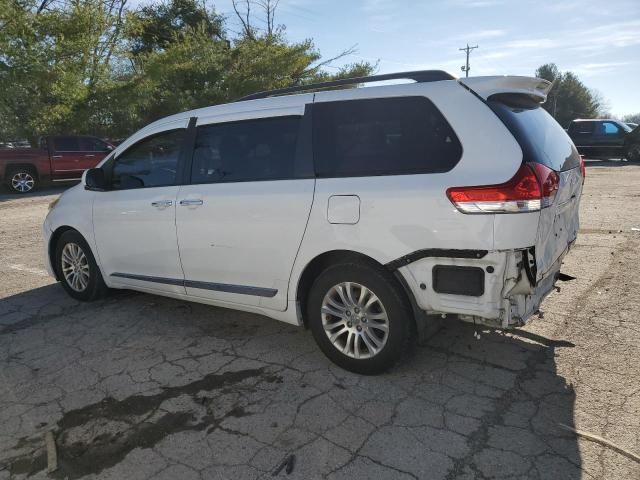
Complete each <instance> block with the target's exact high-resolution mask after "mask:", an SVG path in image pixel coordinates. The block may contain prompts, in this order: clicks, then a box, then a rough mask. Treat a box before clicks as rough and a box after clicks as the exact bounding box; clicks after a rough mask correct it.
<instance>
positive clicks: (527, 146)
mask: <svg viewBox="0 0 640 480" xmlns="http://www.w3.org/2000/svg"><path fill="white" fill-rule="evenodd" d="M488 103H489V106H490V107H491V109H492V110H493V111H494V112H495V113H496V115H498V117H500V119H501V120H502V121H503V123H504V124H505V125H506V126H507V128H508V129H509V131H510V132H511V133H512V134H513V136H514V137H515V138H516V140H517V141H518V143H519V144H520V147H521V148H522V153H523V155H524V158H523V161H525V162H537V163H541V164H543V165H546V166H547V167H549V168H551V169H553V170H556V171H563V170H570V169H572V168H576V167H579V166H580V155H579V154H578V151H577V150H576V147H575V146H574V145H573V142H572V141H571V138H569V135H567V132H565V131H564V129H563V128H562V127H561V126H560V124H559V123H558V122H556V121H555V120H554V119H553V117H552V116H551V115H549V114H548V113H547V111H546V110H545V109H544V108H542V107H540V106H536V107H534V108H525V107H521V106H513V105H512V106H510V105H507V104H505V103H503V102H500V101H496V100H493V101H492V100H489V102H488Z"/></svg>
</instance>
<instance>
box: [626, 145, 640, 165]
mask: <svg viewBox="0 0 640 480" xmlns="http://www.w3.org/2000/svg"><path fill="white" fill-rule="evenodd" d="M626 157H627V160H628V161H630V162H640V145H629V146H628V147H627V155H626Z"/></svg>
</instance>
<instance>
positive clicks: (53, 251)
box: [47, 225, 86, 281]
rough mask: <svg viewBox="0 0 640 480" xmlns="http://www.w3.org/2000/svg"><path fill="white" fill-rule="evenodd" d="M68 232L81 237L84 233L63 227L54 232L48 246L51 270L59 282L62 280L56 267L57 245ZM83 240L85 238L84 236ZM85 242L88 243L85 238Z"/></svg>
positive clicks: (66, 226) (67, 226)
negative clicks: (75, 233)
mask: <svg viewBox="0 0 640 480" xmlns="http://www.w3.org/2000/svg"><path fill="white" fill-rule="evenodd" d="M68 231H74V232H77V233H78V234H79V235H82V233H80V232H79V231H78V230H77V229H76V228H73V227H70V226H69V225H62V226H60V227H58V228H56V229H55V230H54V232H53V233H52V234H51V237H50V238H49V245H48V246H47V254H48V255H49V262H50V264H51V270H53V274H54V275H55V276H56V277H55V278H56V280H58V281H59V280H60V272H58V267H57V265H56V259H55V255H56V245H57V244H58V240H60V237H61V236H62V234H64V233H65V232H68ZM82 238H85V237H84V235H82ZM85 241H86V238H85Z"/></svg>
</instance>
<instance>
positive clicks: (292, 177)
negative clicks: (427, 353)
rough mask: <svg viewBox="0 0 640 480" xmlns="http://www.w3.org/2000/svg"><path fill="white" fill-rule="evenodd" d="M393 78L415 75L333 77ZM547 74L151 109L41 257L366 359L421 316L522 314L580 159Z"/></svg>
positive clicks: (549, 280)
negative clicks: (245, 316) (170, 111)
mask: <svg viewBox="0 0 640 480" xmlns="http://www.w3.org/2000/svg"><path fill="white" fill-rule="evenodd" d="M396 79H408V80H413V83H402V84H393V85H382V86H380V85H379V86H370V87H367V88H343V89H336V88H335V87H341V86H351V87H355V86H358V85H361V84H365V83H370V82H374V81H381V80H396ZM549 88H550V83H549V82H547V81H546V80H541V79H538V78H527V77H476V78H468V79H456V78H454V77H452V76H451V75H449V74H447V73H445V72H441V71H421V72H408V73H400V74H390V75H378V76H373V77H363V78H357V79H351V80H340V81H334V82H326V83H321V84H313V85H306V86H301V87H293V88H288V89H281V90H274V91H269V92H263V93H259V94H255V95H251V96H250V97H249V98H247V99H241V100H240V101H237V102H234V103H229V104H226V105H218V106H213V107H207V108H202V109H198V110H193V111H190V112H184V113H180V114H177V115H173V116H171V117H167V118H164V119H162V120H158V121H156V122H154V123H152V124H151V125H148V126H147V127H145V128H143V129H142V130H140V131H139V132H137V133H135V134H134V135H132V136H131V137H130V138H129V139H127V140H126V141H125V142H124V143H122V144H121V145H120V146H119V147H118V148H116V149H115V150H114V151H113V152H112V153H111V154H110V155H109V156H108V157H107V158H106V159H105V160H104V161H103V162H102V163H101V164H100V165H99V167H98V168H95V169H91V170H88V171H87V172H85V175H84V177H83V181H82V184H81V185H78V186H76V187H74V188H72V189H70V190H68V191H66V192H65V193H64V194H62V195H61V196H60V198H59V200H58V201H57V202H54V203H55V205H53V206H52V208H51V209H50V211H49V214H48V216H47V218H46V220H45V222H44V236H45V241H46V255H47V263H48V265H49V270H50V273H51V274H52V275H53V276H55V278H57V279H58V280H59V281H60V282H61V283H62V285H63V286H64V288H65V290H66V291H67V292H68V293H69V294H70V295H71V296H73V297H74V298H76V299H79V300H93V299H96V298H98V297H101V296H103V295H104V294H105V293H106V292H107V291H108V289H109V288H124V289H133V290H140V291H144V292H148V293H152V294H158V295H166V296H169V297H174V298H178V299H183V300H190V301H195V302H202V303H207V304H211V305H218V306H223V307H228V308H234V309H239V310H245V311H250V312H256V313H260V314H263V315H266V316H269V317H272V318H275V319H278V320H282V321H284V322H288V323H291V324H295V325H304V326H306V327H308V328H310V329H311V331H312V332H313V335H314V337H315V339H316V341H317V343H318V345H319V346H320V348H321V349H322V351H323V352H324V353H325V354H326V355H327V356H328V357H329V358H330V359H331V360H332V361H334V362H335V363H337V364H338V365H340V366H341V367H343V368H346V369H348V370H352V371H355V372H360V373H367V374H371V373H377V372H381V371H383V370H384V369H386V368H388V367H389V366H391V365H393V364H394V362H395V361H396V360H397V359H398V358H399V357H400V356H401V354H402V352H403V351H404V349H405V347H406V346H407V345H408V342H410V341H411V340H413V339H414V337H415V336H416V334H417V333H416V332H418V331H419V330H420V329H421V328H423V327H421V326H420V325H421V322H423V321H425V319H426V321H429V319H431V318H434V317H437V318H445V321H448V320H447V319H454V318H457V319H461V320H464V321H468V322H473V323H476V324H481V325H486V326H491V327H497V328H511V327H517V326H521V325H523V324H524V322H525V321H526V320H527V318H529V317H530V316H531V315H532V314H533V313H535V312H537V311H538V308H539V306H540V303H541V302H542V300H543V298H544V297H545V296H546V295H547V294H548V293H549V292H550V291H551V290H552V289H553V288H554V284H555V282H556V281H557V280H558V278H559V276H560V275H561V274H560V265H561V262H562V258H563V256H564V255H565V254H566V252H567V251H568V249H569V248H570V246H571V245H572V244H573V242H574V241H575V239H576V235H577V232H578V206H579V201H580V195H581V192H582V184H583V180H584V165H583V164H582V162H581V158H580V156H579V155H578V153H577V151H576V149H575V147H574V145H573V143H572V142H571V140H570V139H569V137H568V136H567V134H566V133H565V131H564V130H563V129H562V127H560V125H558V124H557V123H556V122H555V120H553V118H551V117H550V116H549V115H548V114H547V113H546V111H545V110H544V109H543V108H541V107H540V103H541V102H544V101H545V99H546V94H547V92H548V90H549ZM305 92H306V93H305ZM294 93H297V94H294ZM283 347H285V346H284V345H283Z"/></svg>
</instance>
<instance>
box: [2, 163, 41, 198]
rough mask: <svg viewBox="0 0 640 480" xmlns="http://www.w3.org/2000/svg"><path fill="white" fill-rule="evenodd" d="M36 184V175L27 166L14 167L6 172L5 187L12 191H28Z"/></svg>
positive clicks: (32, 189) (21, 192) (34, 187)
mask: <svg viewBox="0 0 640 480" xmlns="http://www.w3.org/2000/svg"><path fill="white" fill-rule="evenodd" d="M37 186H38V176H37V175H36V173H35V171H34V170H33V169H31V168H29V167H14V168H12V169H11V170H9V171H8V173H7V187H9V190H11V191H12V192H13V193H20V194H23V193H29V192H32V191H34V190H35V189H36V187H37Z"/></svg>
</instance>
